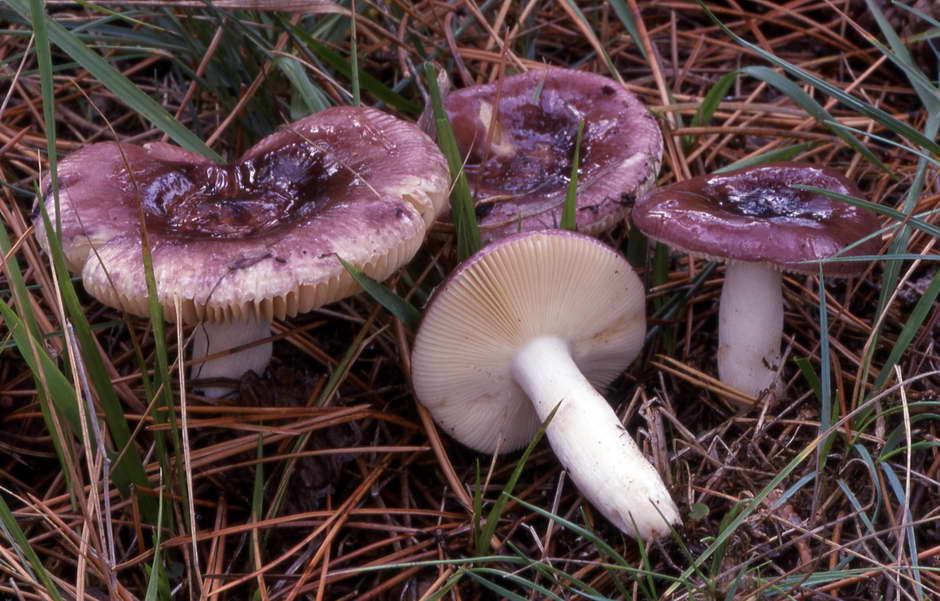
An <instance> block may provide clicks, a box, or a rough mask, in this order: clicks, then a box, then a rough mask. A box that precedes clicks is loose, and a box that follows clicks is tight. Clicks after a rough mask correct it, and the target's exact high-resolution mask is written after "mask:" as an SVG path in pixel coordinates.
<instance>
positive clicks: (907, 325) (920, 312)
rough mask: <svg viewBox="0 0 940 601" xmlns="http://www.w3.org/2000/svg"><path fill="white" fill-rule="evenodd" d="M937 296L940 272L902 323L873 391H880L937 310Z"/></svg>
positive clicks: (939, 285) (939, 287) (939, 289)
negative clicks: (932, 313) (921, 328)
mask: <svg viewBox="0 0 940 601" xmlns="http://www.w3.org/2000/svg"><path fill="white" fill-rule="evenodd" d="M937 296H940V271H938V272H937V273H934V276H933V279H932V280H930V285H928V286H927V289H926V290H925V291H924V294H923V295H922V296H921V297H920V299H918V301H917V304H916V305H915V306H914V310H913V311H911V313H910V314H909V315H908V317H907V320H906V321H905V322H904V327H903V328H902V329H901V333H900V334H899V335H898V337H897V340H896V341H895V343H894V346H893V347H891V352H890V353H889V354H888V358H887V359H886V360H885V362H884V365H883V366H882V367H881V371H880V372H879V374H878V378H876V379H875V390H881V387H882V386H884V384H885V382H887V380H888V378H889V377H890V376H891V374H892V370H893V369H894V366H895V365H897V363H898V361H900V360H901V356H902V355H904V353H905V352H907V349H908V348H909V347H910V344H911V342H912V341H913V340H914V336H915V335H917V331H918V330H919V329H920V327H921V325H923V323H924V321H925V320H926V319H927V316H928V315H929V314H930V313H931V312H932V311H936V310H938V305H937Z"/></svg>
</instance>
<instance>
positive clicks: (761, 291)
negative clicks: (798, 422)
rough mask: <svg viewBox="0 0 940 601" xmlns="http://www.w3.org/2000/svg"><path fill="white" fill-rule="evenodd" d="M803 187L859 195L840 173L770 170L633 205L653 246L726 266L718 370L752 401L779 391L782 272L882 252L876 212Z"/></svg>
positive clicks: (835, 270)
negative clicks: (657, 244)
mask: <svg viewBox="0 0 940 601" xmlns="http://www.w3.org/2000/svg"><path fill="white" fill-rule="evenodd" d="M797 185H802V186H812V187H816V188H822V189H825V190H829V191H832V192H836V193H839V194H843V195H849V196H854V197H860V196H861V193H860V192H859V191H858V189H857V188H856V187H855V185H854V184H853V183H852V182H851V181H849V180H848V179H847V178H846V177H845V176H844V175H843V174H842V173H840V172H839V171H836V170H834V169H830V168H827V167H817V166H815V165H810V164H807V163H794V162H784V163H769V164H765V165H760V166H758V167H752V168H748V169H740V170H736V171H730V172H728V173H723V174H720V175H707V176H702V177H696V178H693V179H689V180H686V181H683V182H679V183H676V184H673V185H670V186H665V187H663V188H659V189H657V190H654V191H653V192H651V193H649V194H648V195H646V196H645V197H643V198H641V199H640V200H639V201H637V204H636V206H635V207H634V209H633V213H632V219H633V223H634V225H635V226H636V227H637V229H639V230H640V231H642V232H643V233H644V234H646V235H647V236H649V237H650V238H652V239H653V240H657V241H659V242H662V243H664V244H667V245H669V246H671V247H673V248H675V249H678V250H680V251H683V252H686V253H688V254H689V255H691V256H693V257H704V258H708V259H713V260H725V261H727V263H728V266H727V268H726V270H725V280H724V285H723V287H722V291H721V303H720V307H719V325H718V337H719V343H718V372H719V375H720V377H721V380H722V382H725V383H726V384H729V385H731V386H733V387H734V388H737V389H738V390H740V391H742V392H744V393H746V394H748V395H750V396H752V397H759V396H761V395H762V394H765V393H768V392H769V393H774V394H778V393H779V386H780V383H779V380H778V378H777V374H778V372H779V369H780V360H781V352H780V342H781V338H782V334H783V293H782V287H781V273H782V272H784V271H792V272H803V273H818V271H819V265H820V264H819V263H816V262H815V261H819V260H821V259H828V258H830V257H833V256H835V255H838V254H842V255H844V256H857V255H874V254H877V253H878V252H879V249H880V241H879V240H878V239H877V238H873V237H870V236H871V235H872V234H873V233H874V232H876V231H877V230H878V227H879V225H878V219H877V217H876V216H875V215H874V213H871V212H869V211H866V210H863V209H861V208H859V207H857V206H855V205H851V204H849V203H845V202H841V201H838V200H833V199H832V198H830V197H828V196H824V195H822V194H819V193H818V192H812V191H808V190H801V189H798V188H795V187H794V186H797ZM856 242H859V243H858V244H856V245H855V246H852V247H851V248H849V247H850V245H852V244H854V243H856ZM822 268H823V274H824V275H826V276H830V277H848V276H852V275H857V274H859V273H861V272H862V271H863V270H864V269H865V268H866V264H865V263H859V262H850V261H843V262H838V261H827V262H824V263H822Z"/></svg>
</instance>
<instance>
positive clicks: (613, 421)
mask: <svg viewBox="0 0 940 601" xmlns="http://www.w3.org/2000/svg"><path fill="white" fill-rule="evenodd" d="M513 377H514V378H515V380H516V382H517V383H518V384H519V386H521V387H522V389H523V390H525V392H526V394H528V396H529V399H531V400H532V404H533V405H534V407H535V411H536V413H537V414H538V416H539V418H540V419H542V420H543V421H544V420H545V419H547V418H548V416H549V415H550V414H551V412H552V410H553V409H555V407H558V409H557V410H556V411H555V415H554V417H553V418H552V421H551V423H550V424H549V425H548V429H547V430H546V434H547V436H548V440H549V442H550V443H551V445H552V449H554V451H555V455H557V456H558V459H559V461H561V463H562V465H564V466H565V468H567V470H568V472H569V474H570V475H571V479H572V480H573V481H574V483H575V484H576V485H577V487H578V489H579V490H580V491H581V493H582V494H583V495H584V496H585V497H586V498H587V499H588V500H589V501H590V502H591V503H592V504H593V505H594V506H595V507H596V508H597V509H598V510H599V511H600V512H601V513H602V514H603V515H604V516H605V517H606V518H607V519H608V520H610V521H611V522H613V523H614V524H615V525H616V526H617V527H618V528H620V529H621V530H622V531H624V532H626V533H628V534H630V535H631V536H639V537H641V538H644V539H650V538H658V537H660V536H663V535H666V534H668V533H669V525H670V524H675V523H677V522H678V521H679V511H678V509H677V508H676V505H675V503H673V501H672V498H671V497H670V496H669V491H668V490H667V489H666V486H665V484H663V480H662V478H661V477H660V476H659V474H658V473H657V472H656V469H655V468H653V466H652V465H651V464H650V462H649V461H647V459H646V457H644V456H643V453H642V452H640V449H639V448H638V447H637V445H636V443H635V442H633V438H631V437H630V434H629V433H628V432H627V431H626V430H625V429H624V427H623V425H621V423H620V420H619V419H618V418H617V415H616V414H615V413H614V412H613V410H612V409H611V408H610V405H609V404H608V403H607V401H606V400H605V399H604V397H602V396H601V395H600V394H599V393H598V392H597V391H596V390H595V389H594V387H593V386H592V385H591V383H590V382H588V380H587V379H586V378H585V377H584V375H583V374H582V373H581V370H580V369H578V366H577V365H576V364H575V362H574V360H573V359H572V357H571V352H570V350H569V348H568V344H567V342H565V341H564V340H562V339H561V338H557V337H542V338H536V339H535V340H532V341H531V342H529V343H528V344H527V345H526V346H524V347H523V348H522V349H521V350H520V351H519V352H518V353H517V354H516V356H515V358H514V359H513Z"/></svg>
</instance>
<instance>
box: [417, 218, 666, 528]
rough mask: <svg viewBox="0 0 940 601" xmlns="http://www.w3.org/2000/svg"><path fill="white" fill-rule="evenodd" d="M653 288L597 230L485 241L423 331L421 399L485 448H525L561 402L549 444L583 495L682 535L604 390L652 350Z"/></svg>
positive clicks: (617, 514)
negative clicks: (646, 340) (647, 344)
mask: <svg viewBox="0 0 940 601" xmlns="http://www.w3.org/2000/svg"><path fill="white" fill-rule="evenodd" d="M645 299H646V297H645V293H644V290H643V285H642V284H641V282H640V280H639V278H638V277H637V275H636V273H635V272H634V271H633V269H632V268H631V267H630V265H629V263H627V262H626V261H625V260H624V259H623V257H622V256H621V255H620V254H619V253H617V252H616V251H614V250H613V249H611V248H609V247H608V246H606V245H604V244H602V243H601V242H599V241H598V240H596V239H595V238H591V237H589V236H585V235H582V234H576V233H573V232H567V231H561V230H546V231H540V232H527V233H522V234H516V235H513V236H509V237H507V238H504V239H502V240H499V241H497V242H494V243H492V244H490V245H489V246H487V247H484V249H483V250H481V251H480V252H478V253H477V254H476V255H474V256H473V257H471V258H470V259H468V260H467V261H465V262H464V263H463V264H462V265H461V266H460V267H458V268H457V270H456V271H454V272H453V273H452V274H451V275H450V277H449V278H448V279H447V281H446V282H445V283H444V284H442V285H441V286H440V287H439V288H438V289H437V291H436V292H435V294H434V297H433V298H432V299H431V302H430V304H429V305H428V307H427V310H426V311H425V314H424V319H423V321H422V322H421V328H420V329H419V331H418V334H417V336H416V338H415V344H414V350H413V354H412V380H413V384H414V389H415V396H416V397H417V398H418V400H419V401H420V402H421V403H422V404H423V405H424V406H425V407H427V408H428V410H429V411H430V412H431V414H432V415H433V416H434V419H435V420H436V421H437V423H438V424H439V425H440V426H441V427H442V428H443V429H444V430H445V431H446V432H448V433H449V434H450V435H451V436H453V437H454V438H456V439H457V440H459V441H460V442H462V443H464V444H465V445H467V446H469V447H472V448H474V449H476V450H478V451H482V452H486V453H494V452H508V451H512V450H515V449H517V448H519V447H521V446H523V445H525V444H526V443H527V442H528V441H529V440H530V439H531V438H532V436H533V435H534V434H535V432H536V431H537V429H538V428H539V425H540V423H542V422H543V421H544V420H546V419H547V418H548V416H549V415H550V414H551V413H552V411H555V414H554V416H553V418H552V421H551V423H550V424H549V426H548V429H547V430H546V435H547V437H548V440H549V443H550V444H551V446H552V449H554V451H555V454H556V455H557V456H558V459H559V461H561V463H562V465H564V466H565V467H566V468H567V469H568V471H569V473H570V475H571V479H572V480H573V481H574V482H575V484H576V485H577V486H578V489H579V490H580V491H581V493H582V494H583V495H584V496H585V497H586V498H587V499H588V500H589V501H590V502H591V503H592V504H593V505H594V506H595V507H597V508H598V510H600V512H601V513H602V514H603V515H604V516H605V517H607V519H609V520H610V521H611V522H613V523H614V524H615V525H616V526H617V527H618V528H620V529H621V530H623V531H624V532H627V533H629V534H631V535H637V536H640V537H642V538H656V537H660V536H663V535H665V534H667V533H668V532H669V526H670V525H671V524H674V523H676V522H677V521H678V518H679V513H678V510H677V508H676V506H675V504H674V503H673V501H672V498H671V497H670V495H669V491H668V490H667V489H666V486H665V484H664V483H663V480H662V478H661V477H660V475H659V474H658V473H657V472H656V469H655V468H654V467H653V466H652V465H651V464H650V463H649V461H647V460H646V458H645V457H644V456H643V454H642V452H641V451H640V450H639V448H638V447H637V445H636V443H635V442H634V441H633V439H632V438H631V437H630V435H629V434H628V433H627V432H626V430H625V429H624V427H623V425H622V424H621V423H620V419H619V418H618V417H617V415H616V414H615V413H614V412H613V410H612V409H611V407H610V405H609V404H608V403H607V401H606V400H605V399H604V397H602V396H601V395H600V394H599V393H598V392H597V388H603V387H606V386H607V385H608V384H610V382H611V381H613V379H614V378H616V377H617V376H618V375H619V374H620V373H621V372H622V371H623V370H624V369H625V368H626V367H627V366H628V365H629V364H630V363H631V362H632V361H633V360H634V359H635V358H636V356H637V355H638V354H639V352H640V349H641V347H642V345H643V337H644V334H645V332H646V317H645V314H644V309H645V305H646V302H645Z"/></svg>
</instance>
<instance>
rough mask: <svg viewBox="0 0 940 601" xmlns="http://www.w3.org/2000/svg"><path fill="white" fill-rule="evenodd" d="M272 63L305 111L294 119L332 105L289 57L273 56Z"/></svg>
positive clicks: (299, 65) (299, 66) (301, 67)
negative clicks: (285, 79)
mask: <svg viewBox="0 0 940 601" xmlns="http://www.w3.org/2000/svg"><path fill="white" fill-rule="evenodd" d="M272 62H273V63H274V65H275V66H276V67H277V68H278V69H280V70H281V72H282V73H283V74H284V75H285V76H286V77H287V80H288V81H290V83H291V85H292V86H293V88H294V91H295V92H296V94H297V97H298V98H299V99H300V101H301V102H302V103H303V106H304V109H305V110H304V111H303V114H298V115H294V116H295V117H297V118H298V119H299V118H300V117H303V116H305V115H309V114H311V113H318V112H320V111H322V110H323V109H326V108H329V107H330V106H331V105H332V103H331V102H330V98H329V96H327V95H326V94H325V93H324V92H323V90H321V89H320V88H318V87H317V86H315V85H314V84H313V82H312V81H310V78H309V77H308V76H307V71H306V70H304V68H303V66H302V65H301V64H300V63H298V62H297V60H296V59H294V58H293V57H289V56H275V57H274V58H273V59H272Z"/></svg>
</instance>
